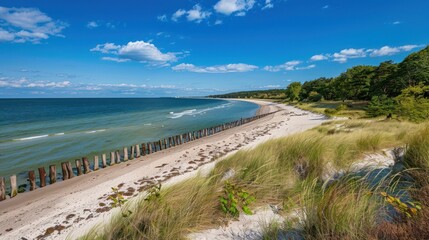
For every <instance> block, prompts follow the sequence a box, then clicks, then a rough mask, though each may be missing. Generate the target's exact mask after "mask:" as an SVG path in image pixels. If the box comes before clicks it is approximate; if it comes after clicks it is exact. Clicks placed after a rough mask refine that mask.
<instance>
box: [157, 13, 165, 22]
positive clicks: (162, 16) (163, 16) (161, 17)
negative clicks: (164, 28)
mask: <svg viewBox="0 0 429 240" xmlns="http://www.w3.org/2000/svg"><path fill="white" fill-rule="evenodd" d="M156 18H157V19H158V20H159V21H161V22H167V15H166V14H163V15H160V16H158V17H156Z"/></svg>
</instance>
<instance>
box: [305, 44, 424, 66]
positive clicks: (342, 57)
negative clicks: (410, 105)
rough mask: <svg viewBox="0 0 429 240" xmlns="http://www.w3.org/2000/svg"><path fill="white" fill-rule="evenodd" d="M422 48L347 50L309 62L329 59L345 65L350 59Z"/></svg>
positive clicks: (387, 54) (415, 46)
mask: <svg viewBox="0 0 429 240" xmlns="http://www.w3.org/2000/svg"><path fill="white" fill-rule="evenodd" d="M420 47H424V45H404V46H399V47H390V46H384V47H381V48H379V49H366V48H359V49H356V48H348V49H343V50H341V51H340V52H337V53H333V54H319V55H314V56H313V57H311V58H310V60H311V61H322V60H328V59H331V60H332V61H334V62H339V63H345V62H347V61H348V60H349V59H352V58H365V57H381V56H391V55H395V54H398V53H401V52H409V51H411V50H413V49H416V48H420Z"/></svg>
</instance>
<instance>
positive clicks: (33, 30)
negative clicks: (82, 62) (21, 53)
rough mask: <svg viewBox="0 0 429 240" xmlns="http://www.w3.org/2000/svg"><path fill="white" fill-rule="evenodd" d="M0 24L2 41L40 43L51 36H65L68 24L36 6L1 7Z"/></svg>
mask: <svg viewBox="0 0 429 240" xmlns="http://www.w3.org/2000/svg"><path fill="white" fill-rule="evenodd" d="M0 26H2V27H1V28H0V41H10V42H21V43H22V42H32V43H39V42H40V41H41V40H43V39H48V38H49V37H51V36H56V37H63V35H62V34H61V32H62V30H63V29H64V28H66V27H67V24H66V23H65V22H62V21H59V20H53V19H52V18H50V17H49V16H48V15H46V14H45V13H43V12H41V11H40V10H38V9H35V8H6V7H0Z"/></svg>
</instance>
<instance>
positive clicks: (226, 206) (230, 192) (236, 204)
mask: <svg viewBox="0 0 429 240" xmlns="http://www.w3.org/2000/svg"><path fill="white" fill-rule="evenodd" d="M223 192H224V195H223V196H221V197H220V198H219V200H220V207H221V209H222V211H223V212H224V213H226V214H230V215H232V216H233V217H239V216H240V208H241V210H242V211H243V212H244V213H245V214H247V215H252V214H253V213H252V211H251V210H250V208H249V205H250V203H252V202H254V201H255V197H253V196H252V195H250V193H249V192H247V191H246V190H244V189H241V188H239V187H237V186H236V185H233V184H231V183H230V182H229V181H226V182H225V185H224V186H223Z"/></svg>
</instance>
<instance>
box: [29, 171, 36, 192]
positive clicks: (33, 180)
mask: <svg viewBox="0 0 429 240" xmlns="http://www.w3.org/2000/svg"><path fill="white" fill-rule="evenodd" d="M28 181H29V182H30V191H33V190H34V189H36V174H35V173H34V171H33V170H31V171H28Z"/></svg>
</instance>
